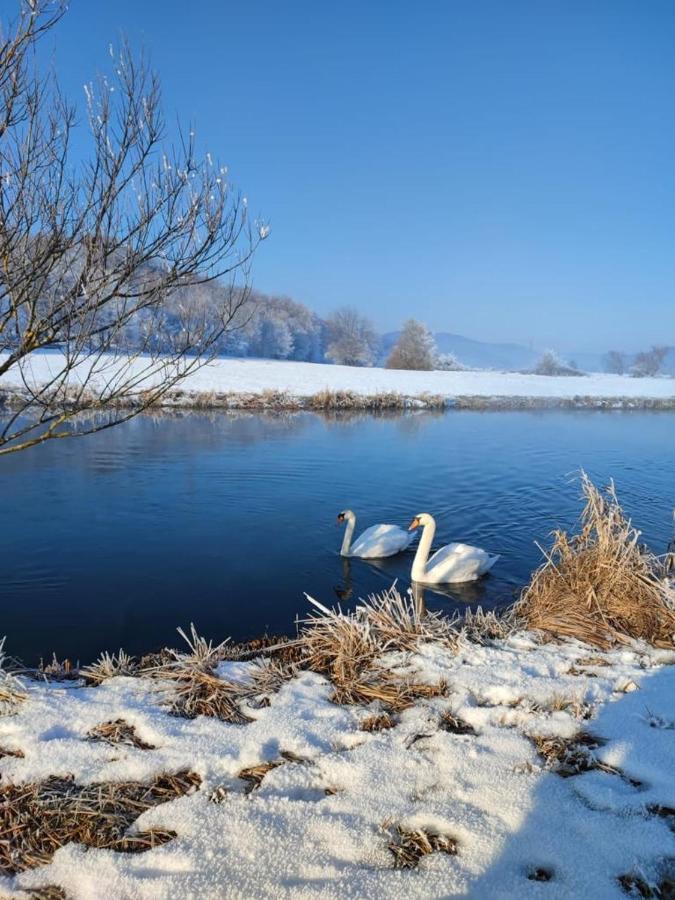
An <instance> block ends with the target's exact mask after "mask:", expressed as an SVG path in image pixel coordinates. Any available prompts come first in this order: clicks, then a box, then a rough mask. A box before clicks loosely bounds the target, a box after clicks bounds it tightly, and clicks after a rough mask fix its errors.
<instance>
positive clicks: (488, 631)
mask: <svg viewBox="0 0 675 900" xmlns="http://www.w3.org/2000/svg"><path fill="white" fill-rule="evenodd" d="M457 624H458V625H459V629H460V634H461V635H462V636H463V637H464V638H465V639H466V640H468V641H471V643H473V644H487V643H490V642H491V641H495V640H504V639H505V638H507V637H508V636H509V635H510V634H511V633H512V632H513V631H515V629H516V623H515V620H514V617H513V614H512V613H511V612H510V611H509V610H506V611H505V612H503V613H499V614H497V613H495V612H493V611H492V610H489V611H488V612H484V611H483V609H482V608H481V607H480V606H479V607H478V609H476V611H475V612H473V611H472V610H470V609H467V611H466V612H465V613H464V615H463V616H462V618H461V619H459V620H458V622H457Z"/></svg>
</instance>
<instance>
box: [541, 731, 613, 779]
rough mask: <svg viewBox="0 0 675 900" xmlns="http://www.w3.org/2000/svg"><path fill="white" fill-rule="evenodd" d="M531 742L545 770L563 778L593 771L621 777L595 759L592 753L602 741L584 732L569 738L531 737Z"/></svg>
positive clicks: (610, 767)
mask: <svg viewBox="0 0 675 900" xmlns="http://www.w3.org/2000/svg"><path fill="white" fill-rule="evenodd" d="M531 740H532V742H533V743H534V746H535V747H536V748H537V753H538V754H539V756H541V758H542V759H543V760H544V763H545V765H546V768H547V769H550V770H551V771H552V772H555V773H556V774H557V775H561V776H562V777H563V778H571V777H572V776H573V775H580V774H581V773H582V772H590V771H592V770H594V769H598V770H599V771H601V772H607V773H608V774H609V775H620V776H622V772H621V771H620V770H619V769H615V768H614V767H613V766H609V765H607V763H603V762H601V761H600V760H599V759H598V758H597V756H596V755H595V752H594V751H595V750H597V749H598V747H600V746H601V745H602V741H601V740H600V738H596V737H594V735H592V734H588V733H587V732H585V731H580V732H578V734H575V735H574V736H573V737H570V738H562V737H558V736H553V737H539V736H537V735H533V736H532V737H531Z"/></svg>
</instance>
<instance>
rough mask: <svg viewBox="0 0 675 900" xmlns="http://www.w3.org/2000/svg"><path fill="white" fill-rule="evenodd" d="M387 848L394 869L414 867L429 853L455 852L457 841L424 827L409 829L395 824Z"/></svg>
mask: <svg viewBox="0 0 675 900" xmlns="http://www.w3.org/2000/svg"><path fill="white" fill-rule="evenodd" d="M387 849H388V850H389V852H390V853H391V854H392V855H393V857H394V868H395V869H415V868H417V866H418V865H419V861H420V860H421V859H422V857H423V856H428V855H429V854H430V853H448V854H450V856H456V854H457V841H456V840H455V838H453V837H450V835H447V834H440V833H439V832H437V831H430V830H428V829H424V828H416V829H414V830H409V829H407V828H404V827H402V826H401V825H397V826H396V827H395V829H394V834H393V837H392V839H391V840H390V842H389V844H388V845H387Z"/></svg>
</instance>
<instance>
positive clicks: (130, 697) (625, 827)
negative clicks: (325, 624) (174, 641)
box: [0, 604, 675, 900]
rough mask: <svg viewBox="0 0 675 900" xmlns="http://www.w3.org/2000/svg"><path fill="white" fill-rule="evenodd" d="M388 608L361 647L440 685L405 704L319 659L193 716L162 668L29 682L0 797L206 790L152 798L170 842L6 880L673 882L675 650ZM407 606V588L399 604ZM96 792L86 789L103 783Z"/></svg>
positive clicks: (195, 887) (165, 889)
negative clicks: (173, 778) (366, 693)
mask: <svg viewBox="0 0 675 900" xmlns="http://www.w3.org/2000/svg"><path fill="white" fill-rule="evenodd" d="M374 608H375V618H372V617H370V614H364V617H363V618H362V621H363V624H364V633H366V634H367V635H369V636H370V637H372V648H373V658H371V659H370V660H368V661H367V662H364V663H362V664H363V665H369V666H370V667H371V668H377V670H378V672H379V673H380V677H384V678H388V679H390V680H391V681H395V680H398V681H399V682H401V683H411V684H412V683H414V684H419V685H427V686H429V688H430V690H429V691H428V692H427V694H426V695H423V696H420V697H418V698H417V699H413V700H410V702H408V703H404V704H403V705H402V706H401V707H397V708H390V709H389V710H388V711H385V709H384V707H383V705H382V702H381V701H377V700H376V701H372V702H363V701H361V702H353V701H354V698H353V697H352V698H349V699H350V701H351V702H348V703H347V704H345V703H338V702H336V700H337V699H339V698H337V697H336V691H335V688H336V685H335V683H334V682H333V681H331V680H330V677H329V676H328V675H325V674H321V673H319V672H316V671H313V670H310V669H307V668H293V667H289V668H288V669H287V671H286V677H285V678H284V679H278V680H277V681H276V683H274V684H267V685H266V686H261V688H260V692H259V693H258V695H257V696H256V695H255V692H251V691H249V692H248V693H247V692H246V691H245V690H243V691H242V693H241V697H242V699H241V701H240V704H241V705H240V708H241V711H242V713H243V714H244V715H243V717H242V724H236V723H234V722H231V721H223V720H222V719H220V718H218V717H217V716H216V715H209V716H205V715H197V716H196V717H194V718H187V717H185V716H178V715H176V714H175V710H173V709H172V707H171V704H170V703H169V702H167V700H168V699H170V697H171V696H172V694H173V692H174V691H175V689H176V684H175V679H173V680H170V681H166V680H163V679H162V677H161V671H157V670H155V671H154V672H151V673H149V676H144V675H142V674H141V675H137V676H136V677H129V676H125V675H112V677H107V678H105V679H104V680H103V681H101V683H100V684H99V685H98V686H91V685H90V686H88V685H86V684H85V683H83V682H81V681H61V682H52V683H49V682H47V683H45V682H40V681H30V680H29V679H27V678H24V679H23V683H22V690H23V692H24V693H25V694H26V698H25V699H24V700H23V702H20V704H19V705H18V706H15V707H14V711H13V714H12V715H5V716H4V717H2V718H0V747H1V748H2V752H3V753H4V754H5V755H3V756H2V758H1V759H0V774H1V778H2V780H1V783H2V785H4V786H5V788H4V789H3V790H0V804H2V803H3V802H5V798H6V796H7V791H9V790H13V791H14V794H13V796H16V794H17V790H16V788H17V786H18V787H20V786H21V785H26V786H28V785H31V784H33V785H34V784H38V783H40V782H44V781H45V780H46V779H48V778H51V777H57V778H60V779H64V778H66V777H70V776H72V777H73V778H74V781H75V784H76V785H77V786H86V785H92V784H99V783H100V784H106V785H110V784H111V783H113V784H115V783H120V784H122V783H123V784H125V785H132V786H133V790H136V787H135V785H137V784H138V783H146V784H148V785H150V784H153V783H156V780H157V779H158V778H159V776H162V775H165V774H178V773H190V776H189V778H190V779H191V781H190V783H191V784H193V785H194V786H193V787H192V788H191V789H190V790H189V791H188V792H187V793H185V792H184V791H183V790H181V791H179V792H177V799H172V800H168V801H167V802H163V803H159V804H157V805H151V808H148V806H150V804H149V803H148V804H146V805H143V804H140V805H139V812H141V811H142V810H143V809H145V810H146V811H145V812H142V814H141V815H140V816H139V818H138V819H137V820H136V821H135V822H134V823H133V825H132V826H131V832H132V833H134V832H143V833H144V834H152V833H157V834H162V835H167V833H168V832H175V835H176V836H175V837H173V839H168V840H167V841H166V842H165V843H162V844H161V846H156V847H154V848H153V849H148V850H146V851H145V852H138V853H128V852H118V851H117V850H113V849H93V848H91V849H86V848H85V847H83V846H81V845H78V844H75V843H68V844H66V845H64V846H62V847H61V848H60V849H58V850H57V851H56V852H55V854H54V856H53V859H52V861H51V862H49V863H47V864H45V865H42V866H39V867H34V868H27V869H25V871H21V872H19V874H16V875H11V874H7V875H6V876H5V877H4V878H2V879H0V890H2V889H4V890H6V891H7V892H8V895H9V896H17V897H19V896H24V897H25V896H28V895H27V894H26V893H24V892H25V891H28V890H30V889H31V888H37V887H38V886H44V885H56V886H60V887H61V888H62V889H63V890H64V891H65V894H66V896H68V897H72V898H77V900H97V898H105V900H108V898H109V897H115V898H139V900H140V898H153V900H154V898H167V900H169V898H175V897H185V898H200V900H203V898H214V900H215V898H221V897H224V896H227V897H241V898H256V897H269V898H283V897H293V898H295V897H306V898H314V897H316V898H319V897H321V898H332V897H335V898H338V897H340V898H341V897H345V896H350V897H361V896H371V897H393V898H395V897H405V898H410V897H415V898H416V897H420V898H422V897H423V898H433V897H439V898H440V897H447V896H453V895H454V896H471V897H490V898H492V897H532V898H536V897H541V896H544V895H545V896H547V897H555V898H578V897H593V898H620V897H622V896H625V893H624V889H623V888H622V886H621V882H620V879H623V884H624V885H630V884H635V883H637V884H640V885H643V886H644V885H646V886H650V885H651V886H652V887H653V886H655V885H658V884H659V882H660V880H661V879H663V878H664V877H665V876H664V866H665V865H666V862H665V860H666V859H667V858H668V857H672V856H673V855H674V854H675V834H674V833H673V831H672V830H671V828H669V825H670V826H672V823H673V815H674V812H673V811H674V809H675V769H673V766H672V754H673V741H674V739H675V738H674V735H675V709H674V707H673V701H672V698H673V695H674V691H675V652H673V651H665V650H656V649H654V648H651V647H649V646H648V645H646V644H643V643H637V642H634V643H631V644H630V645H629V646H626V647H623V648H622V649H620V650H612V651H605V652H599V651H597V650H590V649H589V647H588V646H585V645H583V644H581V643H579V642H577V641H574V640H566V641H563V642H555V641H548V642H542V641H541V640H538V639H537V638H536V636H535V635H534V634H533V633H530V632H523V631H513V630H511V631H510V633H507V632H509V629H508V628H507V629H505V635H506V636H503V637H499V638H489V637H487V636H486V635H485V634H483V635H482V642H481V643H478V642H476V641H475V640H471V639H470V637H469V636H468V635H467V634H466V633H463V632H459V631H458V630H457V629H454V631H447V630H437V631H436V632H434V629H436V628H437V626H435V625H434V626H433V627H432V630H431V632H429V633H423V634H419V635H417V637H416V636H415V634H414V631H415V629H416V628H417V625H415V623H414V622H412V621H408V619H409V617H407V615H403V619H402V621H401V628H402V632H401V634H402V636H401V637H397V636H396V635H395V634H394V633H393V632H391V633H389V628H390V624H389V622H388V621H387V614H386V610H385V609H384V608H383V607H382V605H380V608H379V618H378V612H377V607H374ZM401 613H403V614H405V609H404V608H403V607H401V606H400V604H399V607H398V608H397V609H394V610H393V618H394V619H395V618H397V617H398V618H399V619H400V618H401ZM328 618H329V620H330V616H329V617H328ZM391 621H393V619H391ZM489 624H490V623H488V625H489ZM413 626H414V627H413ZM309 627H311V626H309ZM472 627H473V629H474V631H473V633H475V634H477V635H478V636H481V635H480V634H479V631H480V628H479V626H478V625H477V623H476V622H475V621H474V622H473V623H472ZM471 633H472V632H469V634H471ZM387 635H388V636H387ZM324 637H325V635H324ZM191 644H192V648H191V651H190V652H189V653H185V654H179V653H174V654H173V656H171V655H169V656H167V657H166V663H167V666H168V669H169V670H171V667H172V665H173V663H175V662H176V661H177V660H178V661H180V662H181V664H182V665H183V666H188V667H189V665H190V664H193V665H194V666H195V667H196V669H197V670H199V671H202V670H204V667H208V666H210V665H212V664H213V662H214V659H213V653H212V651H218V650H219V648H211V650H209V648H208V646H207V645H203V646H202V645H199V646H196V641H195V636H194V635H193V637H192V638H191ZM387 647H388V649H387ZM220 649H221V650H222V647H221V648H220ZM190 661H191V662H190ZM260 665H261V662H260V660H250V661H233V660H227V659H226V660H224V661H221V662H219V663H217V664H216V665H215V667H212V668H211V670H210V671H211V674H213V675H214V676H215V677H216V678H218V679H221V680H222V682H223V684H229V685H236V684H239V685H243V686H246V685H247V684H250V683H252V682H253V681H255V679H256V677H258V671H257V670H258V669H259V667H260ZM157 668H158V669H161V665H160V666H158V667H157ZM174 668H175V667H174ZM328 669H330V666H328ZM334 675H335V673H333V676H331V677H334ZM439 684H443V685H444V686H445V688H444V690H443V692H440V693H439V692H438V691H436V690H435V689H434V688H435V687H436V686H437V685H439ZM385 712H386V715H385ZM374 718H375V719H379V723H377V722H375V723H374V722H373V720H374ZM102 726H103V727H102ZM580 732H581V733H582V734H587V735H591V737H590V738H580V737H579V733H580ZM19 754H21V755H19ZM561 761H562V763H561ZM570 766H571V767H572V771H574V772H576V771H579V774H571V775H570ZM561 773H562V774H561ZM563 775H569V777H563ZM187 777H188V776H186V775H182V776H181V778H182V779H183V781H185V779H186V778H187ZM185 783H186V784H187V782H185ZM9 785H12V786H14V788H13V789H10V788H8V787H7V786H9ZM29 790H30V789H29V788H28V787H26V791H27V792H28V791H29ZM107 790H109V789H107ZM120 790H121V791H122V790H127V788H120ZM84 793H85V795H86V797H87V798H88V800H87V802H88V803H90V802H91V798H92V797H94V796H95V793H92V791H91V790H88V791H86V792H84ZM180 793H182V794H183V795H182V796H180V795H179V794H180ZM0 821H1V819H0ZM42 825H43V823H41V822H35V823H33V825H32V827H33V828H41V827H42ZM1 827H2V826H1V825H0V828H1ZM167 836H168V837H169V838H170V837H171V835H170V834H168V835H167ZM0 838H1V839H2V840H6V839H7V835H5V834H3V835H1V836H0ZM163 839H164V838H163ZM122 849H124V848H123V847H122V846H121V845H120V846H119V850H122ZM17 868H18V869H20V868H22V866H21V865H19V864H17ZM547 879H548V883H547V884H542V881H545V880H547ZM637 879H639V880H637ZM3 896H4V895H3ZM654 896H659V895H658V894H654Z"/></svg>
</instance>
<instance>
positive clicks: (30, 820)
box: [0, 772, 201, 875]
mask: <svg viewBox="0 0 675 900" xmlns="http://www.w3.org/2000/svg"><path fill="white" fill-rule="evenodd" d="M200 783H201V779H200V777H199V775H196V774H195V773H194V772H179V773H178V774H176V775H161V776H159V777H158V778H156V779H155V780H154V781H153V782H152V783H151V784H143V783H141V782H136V781H129V782H120V783H117V782H114V783H106V784H88V785H78V784H75V782H74V781H73V780H72V779H70V778H59V777H53V778H48V779H46V780H45V781H41V782H38V783H35V784H21V785H17V786H14V785H8V786H7V787H4V788H2V789H1V790H0V873H2V874H4V875H12V874H15V873H17V872H22V871H24V870H25V869H29V868H34V867H35V866H39V865H44V864H45V863H48V862H49V861H50V860H51V858H52V856H53V855H54V853H55V852H56V851H57V850H58V849H59V847H63V846H64V845H65V844H68V843H71V842H76V843H79V844H84V845H85V846H87V847H97V848H103V849H107V850H116V851H118V852H123V853H138V852H142V851H144V850H149V849H150V848H151V847H156V846H158V845H159V844H164V843H166V842H167V841H169V840H171V839H172V838H174V837H175V832H173V831H169V830H163V829H151V830H148V831H143V832H133V831H129V828H130V826H131V825H132V824H133V823H134V822H135V821H136V819H137V818H138V817H139V816H140V815H141V813H142V812H145V810H147V809H151V808H152V807H154V806H158V805H159V804H161V803H167V802H168V801H169V800H175V799H176V798H177V797H182V796H184V795H185V794H188V793H190V792H191V791H193V790H194V789H195V788H196V787H198V786H199V784H200Z"/></svg>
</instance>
